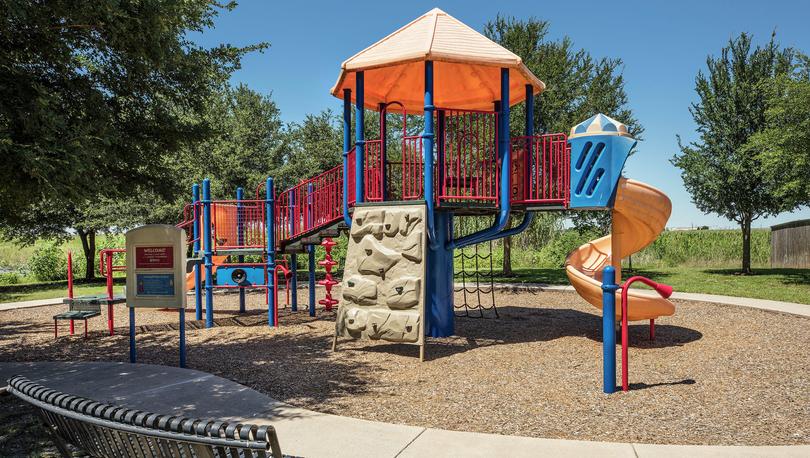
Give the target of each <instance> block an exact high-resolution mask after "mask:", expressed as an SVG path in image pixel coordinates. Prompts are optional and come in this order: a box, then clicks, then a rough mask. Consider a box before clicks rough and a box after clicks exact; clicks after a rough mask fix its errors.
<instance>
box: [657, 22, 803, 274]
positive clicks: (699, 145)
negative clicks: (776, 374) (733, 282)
mask: <svg viewBox="0 0 810 458" xmlns="http://www.w3.org/2000/svg"><path fill="white" fill-rule="evenodd" d="M794 60H795V59H794V52H793V50H791V49H780V47H779V45H778V44H777V43H776V41H775V37H774V36H771V40H770V42H769V43H768V44H767V45H765V46H764V47H760V46H757V47H756V48H753V47H752V38H751V35H748V34H746V33H743V34H741V35H739V36H738V37H736V38H733V39H731V40H730V41H729V43H728V46H726V47H724V48H723V49H722V50H721V52H720V56H719V57H713V56H709V57H708V58H707V59H706V66H707V70H708V73H704V72H703V71H702V70H701V71H699V72H698V75H697V77H696V79H695V91H696V92H697V94H698V98H699V101H697V102H695V103H693V104H692V106H691V108H690V110H689V111H690V113H691V114H692V118H693V119H694V121H695V124H697V132H698V134H699V140H697V141H695V142H692V143H690V144H688V145H685V144H683V143H682V142H681V140H680V138H678V143H679V146H680V150H681V152H680V154H676V155H675V156H674V157H673V158H672V160H671V162H672V164H674V165H675V166H677V167H678V168H680V169H681V177H682V179H683V182H684V185H685V186H686V189H687V190H688V191H689V193H690V194H691V195H692V202H694V204H695V205H696V206H697V208H698V209H700V210H701V211H703V212H706V213H717V214H719V215H721V216H723V217H725V218H728V219H730V220H732V221H735V222H737V224H739V225H740V228H741V230H742V238H743V243H742V245H743V252H742V272H743V273H746V274H749V273H751V223H752V222H753V221H755V220H756V219H758V218H760V217H762V216H768V215H776V214H778V213H781V212H783V211H786V210H790V209H791V208H792V206H791V205H790V203H789V202H787V201H785V200H784V199H782V198H780V197H779V194H778V190H779V189H780V187H781V184H780V179H779V177H778V176H774V175H773V174H770V175H769V174H768V173H766V172H765V169H764V168H763V160H762V159H763V158H762V155H760V154H758V153H757V152H752V151H751V150H750V148H747V147H746V145H747V143H748V142H749V140H750V139H751V137H752V136H753V135H754V134H756V133H758V132H761V131H762V130H763V129H765V128H766V125H767V124H766V116H765V113H766V111H767V109H768V96H767V92H766V91H764V90H763V87H765V86H766V85H768V84H771V83H773V82H774V81H775V80H776V79H777V78H780V77H783V76H785V75H787V74H788V73H789V72H790V70H791V68H792V66H793V63H794Z"/></svg>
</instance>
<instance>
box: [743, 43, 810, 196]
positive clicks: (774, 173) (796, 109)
mask: <svg viewBox="0 0 810 458" xmlns="http://www.w3.org/2000/svg"><path fill="white" fill-rule="evenodd" d="M798 58H799V59H798V60H799V64H798V65H797V66H796V68H795V70H794V71H793V72H791V73H790V74H786V75H781V76H779V77H777V78H775V79H774V80H773V81H768V83H767V84H765V85H763V87H762V90H763V91H765V94H766V95H767V98H768V99H767V105H768V109H767V110H766V112H765V123H766V124H765V128H764V129H763V130H761V131H759V132H757V133H755V134H754V135H752V136H751V138H750V139H749V141H748V143H747V144H746V146H745V147H744V149H745V151H746V152H747V154H759V155H760V160H761V162H762V172H763V174H764V175H765V176H766V177H767V179H768V181H769V182H772V183H774V186H775V189H774V194H775V196H776V198H777V199H779V200H781V201H782V202H783V203H784V205H785V208H790V209H793V208H796V207H799V206H801V205H808V204H810V149H808V147H807V145H810V59H809V58H808V57H807V56H805V55H799V56H798Z"/></svg>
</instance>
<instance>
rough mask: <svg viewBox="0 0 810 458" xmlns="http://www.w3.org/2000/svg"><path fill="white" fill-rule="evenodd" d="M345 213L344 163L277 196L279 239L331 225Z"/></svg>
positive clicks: (282, 239) (277, 231)
mask: <svg viewBox="0 0 810 458" xmlns="http://www.w3.org/2000/svg"><path fill="white" fill-rule="evenodd" d="M352 156H353V155H352ZM351 159H352V160H351V161H350V162H353V157H352V158H351ZM350 170H352V169H351V168H350ZM351 175H352V174H351V172H350V176H351ZM310 185H311V186H310ZM380 189H381V188H380ZM350 190H351V186H350ZM351 195H352V194H351V191H350V196H351ZM350 203H353V202H350ZM342 217H343V166H338V167H334V168H332V169H329V170H327V171H326V172H324V173H322V174H320V175H317V176H315V177H313V178H310V179H308V180H304V181H302V182H301V183H298V184H297V185H295V186H293V187H292V188H290V189H287V190H286V191H282V192H281V193H280V194H278V195H277V196H276V243H280V242H282V241H286V240H289V239H292V238H295V237H297V236H298V235H300V234H303V233H306V232H309V231H312V230H314V229H316V228H319V227H324V226H328V225H330V224H333V223H334V222H336V221H338V220H339V219H340V218H342Z"/></svg>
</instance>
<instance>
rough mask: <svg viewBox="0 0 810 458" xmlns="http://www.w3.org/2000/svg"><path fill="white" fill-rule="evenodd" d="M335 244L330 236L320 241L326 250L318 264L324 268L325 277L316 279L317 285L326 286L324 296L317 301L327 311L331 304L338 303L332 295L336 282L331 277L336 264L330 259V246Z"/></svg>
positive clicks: (330, 308)
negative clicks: (323, 257) (324, 255)
mask: <svg viewBox="0 0 810 458" xmlns="http://www.w3.org/2000/svg"><path fill="white" fill-rule="evenodd" d="M335 245H337V242H335V241H334V240H332V239H331V238H326V239H324V241H323V242H321V246H323V248H324V249H325V250H326V258H325V259H324V260H323V261H319V262H318V264H319V265H322V266H323V268H324V269H326V278H324V279H323V280H320V281H318V284H319V285H323V286H324V287H325V288H326V297H324V298H323V299H321V300H319V301H318V303H319V304H321V305H323V306H324V308H326V310H327V311H331V310H332V306H334V305H337V303H338V300H337V299H335V298H333V297H332V287H333V286H335V285H337V284H338V282H337V281H335V279H334V278H332V268H333V267H335V266H336V265H337V261H335V260H334V259H332V248H334V246H335Z"/></svg>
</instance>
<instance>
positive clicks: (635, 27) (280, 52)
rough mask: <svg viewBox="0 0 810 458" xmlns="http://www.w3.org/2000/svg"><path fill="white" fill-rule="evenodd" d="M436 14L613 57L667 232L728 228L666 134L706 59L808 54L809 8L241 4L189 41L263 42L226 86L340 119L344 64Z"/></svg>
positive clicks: (292, 109)
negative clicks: (686, 173) (537, 22)
mask: <svg viewBox="0 0 810 458" xmlns="http://www.w3.org/2000/svg"><path fill="white" fill-rule="evenodd" d="M434 7H439V8H441V9H443V10H445V11H447V12H448V13H449V14H451V15H453V16H455V17H456V18H458V19H460V20H461V21H463V22H465V23H466V24H468V25H470V26H471V27H473V28H475V29H477V30H481V29H482V28H483V25H484V23H486V22H487V21H488V20H489V19H491V18H494V17H495V16H496V15H497V14H498V13H500V14H502V15H506V16H515V17H520V18H528V17H531V16H534V17H537V18H540V19H545V20H548V21H550V23H551V37H552V38H559V37H563V36H565V35H568V36H570V37H571V38H572V39H573V41H574V44H575V45H576V46H577V47H581V48H585V49H587V50H588V51H590V53H591V54H593V55H594V56H596V57H619V58H621V59H622V60H623V61H624V76H625V79H626V89H627V93H628V95H629V99H630V106H631V107H632V108H633V110H634V111H635V113H636V116H637V117H638V119H639V120H640V121H641V123H642V124H643V125H644V127H645V129H646V132H645V133H644V142H642V144H641V145H640V149H639V152H638V153H637V154H636V155H634V156H633V157H632V158H630V160H629V161H628V163H627V166H626V175H627V176H628V177H631V178H635V179H638V180H640V181H644V182H646V183H649V184H652V185H654V186H656V187H658V188H660V189H662V190H663V191H665V192H666V193H667V194H668V195H669V196H670V198H671V199H672V202H673V213H672V217H671V218H670V221H669V226H670V227H682V226H691V225H696V226H697V225H709V226H712V227H734V223H733V222H731V221H728V220H725V219H724V218H720V217H718V216H716V215H704V214H703V213H702V212H700V211H699V210H698V209H697V208H696V207H695V206H694V204H692V203H691V198H690V196H689V194H688V193H687V192H686V190H685V189H684V187H683V183H682V181H681V179H680V174H679V171H678V170H677V169H675V168H674V167H673V166H672V165H670V163H669V158H670V157H671V156H672V154H673V153H675V152H677V142H676V138H675V136H676V134H680V135H681V137H682V138H683V139H685V140H691V139H694V138H695V134H694V124H693V122H692V118H691V116H690V114H689V111H688V107H689V104H690V102H692V101H694V99H695V93H694V78H695V75H696V73H697V71H698V70H699V69H702V68H704V67H705V60H706V56H707V55H708V54H717V53H719V50H720V49H721V48H722V47H723V46H724V45H725V44H726V43H727V41H728V39H729V38H730V37H732V36H734V35H736V34H738V33H740V32H743V31H746V32H751V33H753V34H754V35H755V39H756V40H757V42H759V43H762V42H764V41H767V39H768V37H769V36H770V34H771V32H772V31H773V30H776V32H777V37H778V40H779V41H780V42H781V43H782V44H783V45H785V46H794V47H797V48H799V49H802V50H804V51H805V52H810V27H808V26H807V19H808V17H810V2H805V1H803V0H794V1H792V2H791V1H784V0H769V1H764V2H763V1H761V0H759V1H747V0H745V1H741V0H738V1H712V0H702V1H692V0H680V1H666V2H662V1H650V0H648V1H621V2H605V1H589V0H578V1H574V2H569V1H560V0H558V1H555V2H550V1H543V0H529V1H509V0H498V1H492V0H489V1H482V0H466V1H435V0H434V1H419V0H411V1H407V2H406V1H400V2H388V1H380V0H377V1H342V2H335V1H320V0H318V1H315V0H299V1H282V2H276V1H260V0H251V1H248V0H242V1H241V2H240V5H239V6H238V7H237V8H236V10H234V11H232V12H230V13H226V14H223V15H221V16H220V17H219V19H218V20H217V24H216V28H214V29H213V30H210V31H207V32H206V33H205V34H203V35H201V36H195V37H194V38H195V40H197V41H198V42H199V43H200V44H203V45H214V44H217V43H220V42H225V43H231V44H235V45H246V44H250V43H256V42H259V41H266V42H269V43H270V45H271V47H270V48H269V49H268V50H267V51H265V52H264V53H262V54H259V53H255V54H252V55H250V56H248V57H246V58H245V59H244V61H243V68H242V69H241V70H240V71H238V72H237V73H236V74H235V75H234V76H233V81H234V82H243V83H246V84H247V85H249V86H250V87H251V88H253V89H255V90H258V91H260V92H263V93H267V94H270V93H272V97H273V99H274V100H275V101H276V103H277V104H278V105H279V107H280V109H281V112H282V117H283V119H284V120H285V121H288V122H290V121H300V120H302V119H303V118H304V116H306V114H307V113H316V112H319V111H321V110H324V109H326V108H332V109H333V110H335V111H336V112H338V111H340V110H341V103H340V101H338V100H337V99H335V98H333V97H331V96H330V95H329V89H330V88H331V87H332V85H333V84H334V82H335V79H336V78H337V75H338V70H339V67H340V63H341V62H342V61H343V60H344V59H346V58H347V57H349V56H351V55H352V54H354V53H356V52H357V51H359V50H361V49H363V48H365V47H366V46H368V45H370V44H372V43H373V42H375V41H377V40H379V39H380V38H382V37H383V36H385V35H387V34H388V33H390V32H392V31H394V30H396V29H397V28H399V27H401V26H402V25H404V24H406V23H407V22H409V21H410V20H412V19H414V18H416V17H417V16H419V15H421V14H423V13H425V12H426V11H428V10H430V9H431V8H434ZM538 76H539V77H540V79H543V75H538ZM798 218H810V210H808V209H802V210H800V211H797V212H794V213H792V214H783V215H779V216H778V217H775V218H770V219H768V220H759V221H757V222H755V226H767V225H770V224H774V223H778V222H784V221H790V220H793V219H798Z"/></svg>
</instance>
